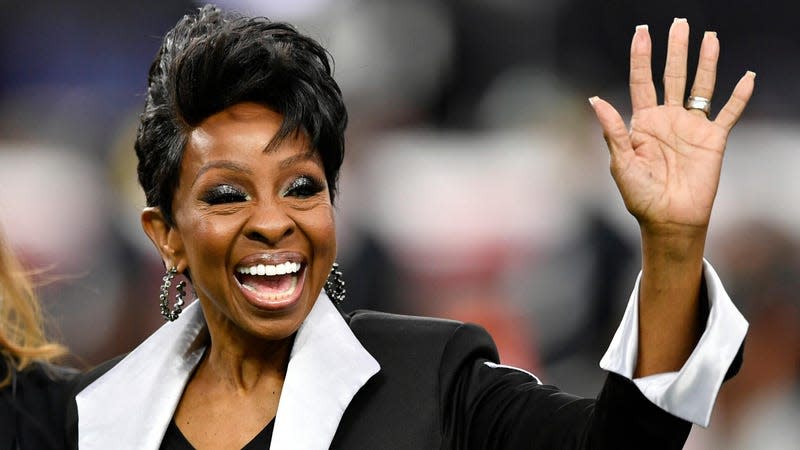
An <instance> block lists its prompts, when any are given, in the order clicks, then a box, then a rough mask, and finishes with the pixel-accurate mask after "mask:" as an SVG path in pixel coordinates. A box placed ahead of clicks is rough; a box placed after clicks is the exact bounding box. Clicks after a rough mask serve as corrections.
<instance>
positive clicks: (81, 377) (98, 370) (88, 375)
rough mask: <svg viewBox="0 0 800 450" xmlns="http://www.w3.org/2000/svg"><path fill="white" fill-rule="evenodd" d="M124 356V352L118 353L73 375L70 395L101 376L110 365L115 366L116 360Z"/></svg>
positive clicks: (109, 368)
mask: <svg viewBox="0 0 800 450" xmlns="http://www.w3.org/2000/svg"><path fill="white" fill-rule="evenodd" d="M124 357H125V354H123V355H119V356H117V357H115V358H112V359H109V360H108V361H105V362H103V363H100V364H98V365H96V366H94V367H93V368H91V369H89V370H87V371H86V372H84V373H81V374H78V375H77V376H75V377H74V378H73V380H72V383H71V390H72V396H73V397H74V396H75V395H77V394H78V393H79V392H80V391H82V390H83V389H84V388H85V387H86V386H88V385H90V384H92V383H94V381H95V380H97V379H98V378H100V377H101V376H103V374H105V373H106V372H108V371H109V370H111V368H112V367H114V366H116V365H117V363H118V362H120V361H121V360H122V359H123V358H124Z"/></svg>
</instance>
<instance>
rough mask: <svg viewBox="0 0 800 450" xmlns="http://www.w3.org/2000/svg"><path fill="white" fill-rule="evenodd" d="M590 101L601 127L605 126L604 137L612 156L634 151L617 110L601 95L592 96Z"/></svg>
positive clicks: (616, 156)
mask: <svg viewBox="0 0 800 450" xmlns="http://www.w3.org/2000/svg"><path fill="white" fill-rule="evenodd" d="M589 103H591V105H592V108H593V109H594V113H595V115H596V116H597V120H598V121H599V122H600V127H601V128H603V137H605V139H606V143H607V144H608V151H609V153H611V157H612V158H619V157H621V156H624V155H625V154H626V153H627V152H628V151H632V150H633V149H632V148H631V139H630V136H629V135H628V129H627V128H626V127H625V121H623V120H622V116H620V115H619V113H618V112H617V110H616V109H614V107H613V106H611V104H610V103H608V102H607V101H605V100H603V99H601V98H600V97H592V98H590V99H589Z"/></svg>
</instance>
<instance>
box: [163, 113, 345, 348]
mask: <svg viewBox="0 0 800 450" xmlns="http://www.w3.org/2000/svg"><path fill="white" fill-rule="evenodd" d="M281 121H282V117H281V116H280V115H279V114H278V113H276V112H274V111H272V110H270V109H267V108H265V107H263V106H261V105H257V104H253V103H242V104H237V105H234V106H231V107H229V108H227V109H225V110H223V111H222V112H220V113H217V114H215V115H213V116H211V117H209V118H208V119H206V120H205V121H203V122H202V123H201V124H200V126H198V127H197V128H196V129H194V130H193V131H192V132H191V134H190V135H189V139H188V142H187V145H186V149H185V151H184V155H183V159H182V161H181V169H180V178H179V186H178V189H177V191H176V192H175V197H174V202H173V205H174V217H175V225H174V227H172V229H170V230H169V233H170V235H171V236H170V240H169V242H170V245H171V246H174V249H175V250H176V252H175V255H176V257H180V260H181V262H183V263H184V265H185V267H186V268H187V270H188V271H189V273H190V274H191V278H192V284H193V286H194V289H195V291H196V292H197V295H198V297H199V298H200V300H201V302H202V305H203V310H204V313H205V315H206V320H207V321H208V323H209V327H211V328H212V329H213V328H214V327H223V328H225V327H230V326H233V327H234V329H235V330H237V331H244V332H246V333H248V334H250V335H252V336H255V337H259V338H263V339H269V340H277V339H284V338H286V337H289V336H291V335H292V334H293V333H294V332H295V331H297V329H298V327H299V326H300V324H301V323H302V322H303V320H304V319H305V318H306V316H307V315H308V313H309V311H310V310H311V308H312V306H314V302H315V300H316V298H317V295H319V292H320V290H321V289H322V286H323V284H324V283H325V279H326V278H327V276H328V273H329V271H330V268H331V265H332V264H333V261H334V258H335V255H336V238H335V229H334V219H333V208H332V205H331V201H330V196H329V193H328V192H329V191H328V186H327V183H326V180H325V172H324V169H323V166H322V161H321V160H320V158H319V155H318V153H317V152H316V151H314V150H313V149H311V148H309V146H308V142H307V139H306V137H305V135H303V134H302V133H298V134H297V135H290V136H289V137H288V138H286V139H285V140H284V141H283V142H282V143H281V145H279V146H277V147H274V148H272V149H270V150H265V149H266V147H267V146H268V144H269V143H270V141H271V140H272V138H273V136H274V135H275V133H276V132H277V131H278V129H279V128H280V125H281Z"/></svg>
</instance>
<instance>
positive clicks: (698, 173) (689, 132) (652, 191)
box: [611, 106, 727, 226]
mask: <svg viewBox="0 0 800 450" xmlns="http://www.w3.org/2000/svg"><path fill="white" fill-rule="evenodd" d="M726 138H727V132H726V131H725V130H724V129H722V128H720V127H719V126H717V125H715V124H713V123H712V122H710V121H708V120H707V119H706V118H704V117H699V116H698V115H696V114H692V113H690V112H688V111H686V110H685V109H683V108H682V107H675V106H659V107H655V108H648V109H645V110H642V111H639V112H638V113H637V114H636V115H635V116H634V117H633V120H632V121H631V132H630V141H631V146H632V150H633V151H632V152H630V153H628V154H626V155H625V156H623V157H621V158H618V159H617V160H616V161H615V163H614V164H613V165H612V168H611V170H612V175H613V176H614V180H615V181H616V183H617V186H618V188H619V190H620V192H621V193H622V197H623V199H624V201H625V205H626V206H627V208H628V210H629V211H630V212H631V214H633V215H634V216H635V217H636V218H637V219H638V220H639V221H643V222H652V223H665V224H680V225H689V226H705V225H707V224H708V220H709V217H710V215H711V205H712V204H713V202H714V196H715V195H716V192H717V184H718V183H719V173H720V167H721V164H722V155H723V151H724V150H725V141H726Z"/></svg>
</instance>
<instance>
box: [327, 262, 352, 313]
mask: <svg viewBox="0 0 800 450" xmlns="http://www.w3.org/2000/svg"><path fill="white" fill-rule="evenodd" d="M325 293H326V294H328V298H330V299H331V300H332V301H333V304H334V305H340V304H341V303H342V302H343V301H344V295H345V294H346V293H347V291H346V290H345V289H344V278H343V277H342V272H341V271H340V270H339V263H333V267H331V273H329V274H328V279H327V280H325Z"/></svg>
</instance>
